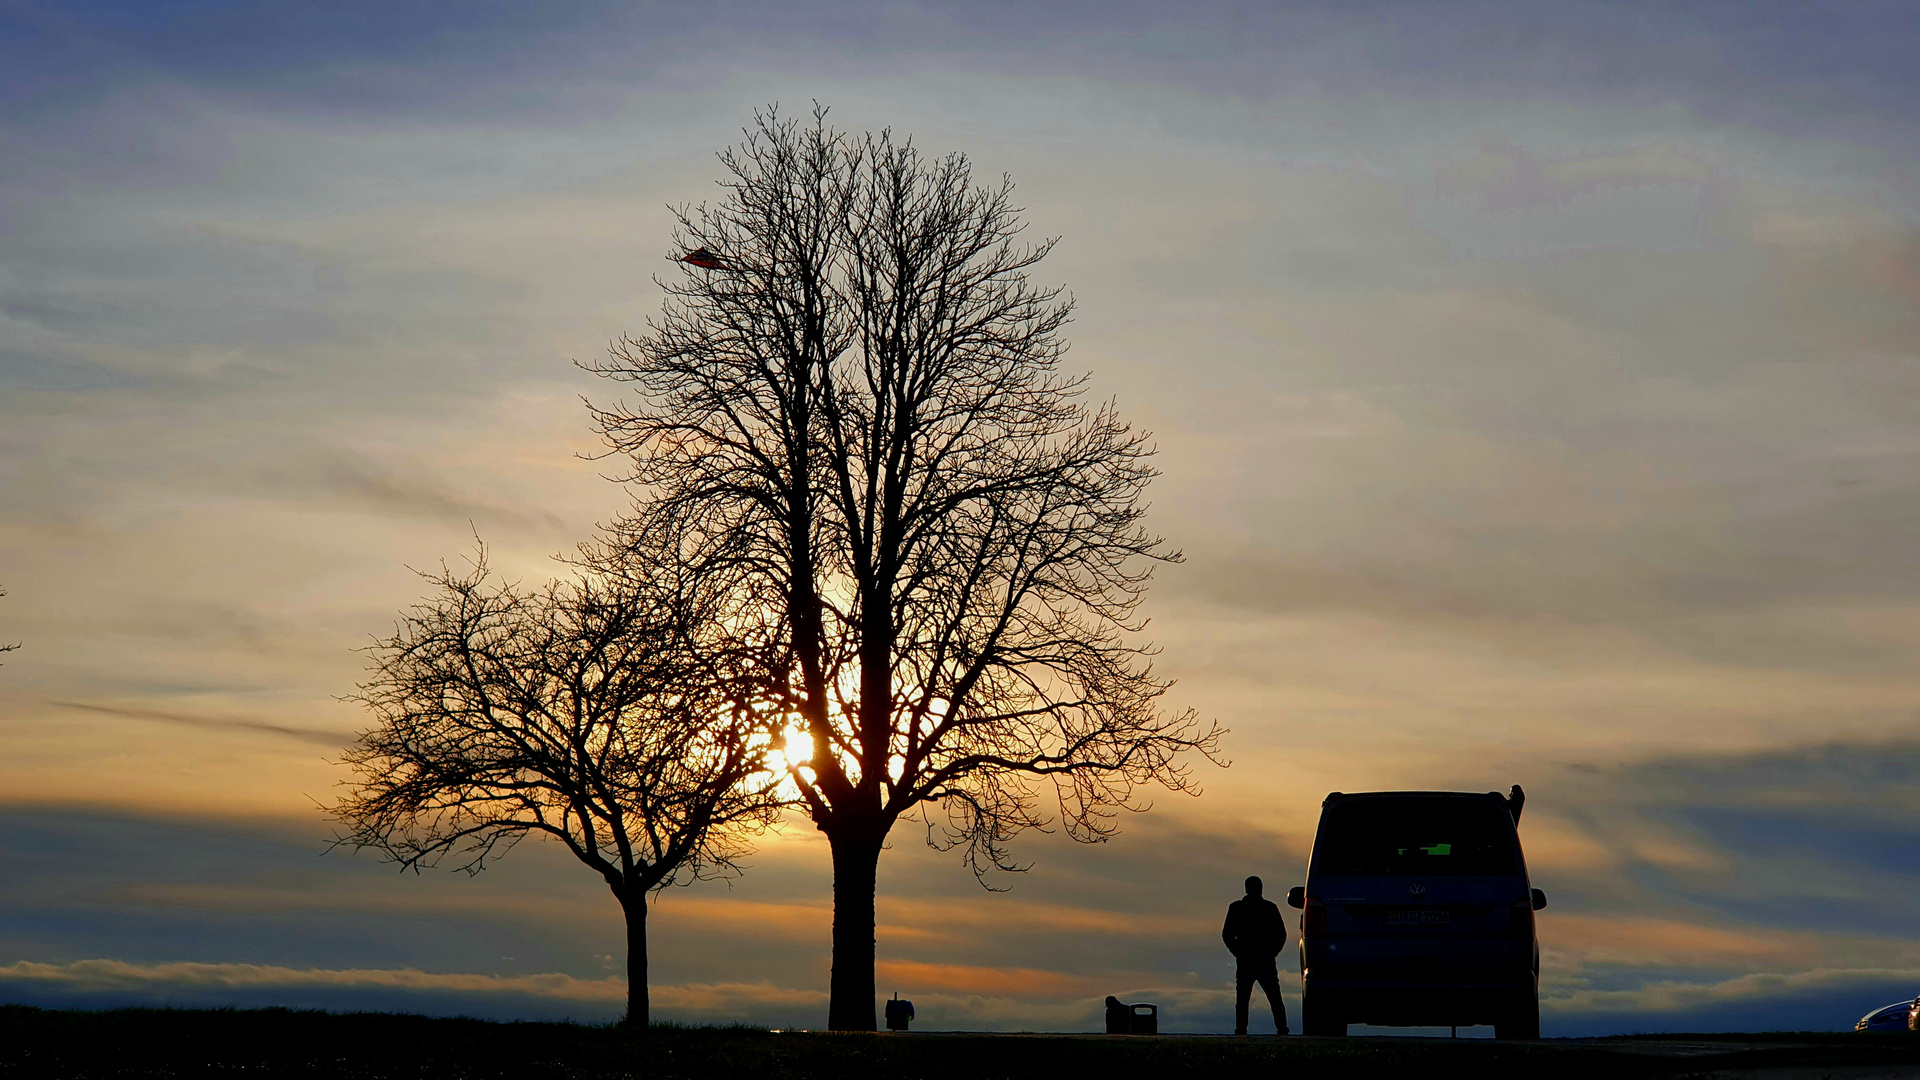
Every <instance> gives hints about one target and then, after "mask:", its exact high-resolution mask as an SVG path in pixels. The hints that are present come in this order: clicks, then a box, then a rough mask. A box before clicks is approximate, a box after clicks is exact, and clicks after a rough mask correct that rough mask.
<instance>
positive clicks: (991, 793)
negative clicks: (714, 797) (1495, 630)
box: [594, 109, 1220, 1030]
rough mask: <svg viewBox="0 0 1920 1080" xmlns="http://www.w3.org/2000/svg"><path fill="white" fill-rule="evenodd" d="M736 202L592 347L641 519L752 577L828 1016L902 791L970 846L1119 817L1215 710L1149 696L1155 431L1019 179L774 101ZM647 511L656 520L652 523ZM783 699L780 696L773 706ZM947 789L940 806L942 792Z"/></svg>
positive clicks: (1106, 828)
mask: <svg viewBox="0 0 1920 1080" xmlns="http://www.w3.org/2000/svg"><path fill="white" fill-rule="evenodd" d="M756 121H757V122H756V124H755V126H754V127H753V128H752V129H750V130H749V131H747V133H746V139H745V141H744V142H743V143H742V144H741V145H740V146H738V147H737V148H734V149H732V150H729V151H726V152H725V153H723V154H722V155H721V162H722V164H723V165H724V167H725V168H726V170H727V172H728V174H729V176H728V178H727V179H726V180H724V181H723V182H722V186H723V187H724V189H725V195H724V197H723V198H722V199H721V200H720V202H719V204H718V205H714V206H705V205H703V206H700V207H697V208H690V209H683V210H682V211H680V212H679V214H678V219H679V224H678V227H677V229H676V232H675V235H674V243H675V245H676V248H677V251H676V252H675V256H676V258H677V259H678V261H679V263H680V268H681V273H680V274H679V275H678V276H677V278H676V279H674V280H672V281H670V282H666V283H663V288H664V289H665V290H666V293H667V300H666V303H665V306H664V309H663V313H662V315H661V316H660V318H659V319H658V320H657V321H654V322H652V323H651V324H650V330H649V332H648V333H647V334H645V335H644V336H642V337H638V338H626V339H622V341H621V342H620V343H619V344H618V345H617V346H616V347H615V348H614V349H613V351H612V354H611V356H610V358H609V359H608V360H606V361H604V362H602V363H600V364H598V365H596V366H595V367H594V370H596V371H598V372H599V373H600V374H602V375H604V376H606V377H608V378H610V379H614V380H618V381H620V382H623V383H626V384H629V385H631V386H632V387H633V388H634V389H635V390H636V391H637V393H638V394H639V396H640V398H641V400H640V401H639V402H637V403H633V404H625V405H615V406H611V407H606V408H598V409H596V410H595V413H594V415H595V417H596V420H597V422H598V424H599V426H600V428H601V430H602V432H603V433H604V435H605V437H606V438H607V440H608V442H609V444H610V446H611V447H612V448H613V450H614V451H615V452H618V453H623V454H625V455H627V456H629V457H630V459H631V461H632V463H633V464H632V473H631V480H632V481H633V483H634V484H635V485H636V487H637V490H638V491H639V492H640V498H641V500H642V501H643V503H644V504H645V505H646V507H647V509H646V515H647V516H648V517H649V518H651V517H653V516H655V515H661V514H665V515H667V516H670V517H673V518H675V519H676V520H678V521H680V522H681V524H680V525H679V526H678V528H679V531H680V535H682V536H684V537H687V538H689V543H692V544H694V545H696V546H699V547H700V548H701V550H702V551H703V552H704V556H703V557H704V558H705V559H706V560H707V565H709V566H712V567H716V568H722V569H723V570H724V574H725V575H727V576H729V579H730V580H731V582H732V586H731V588H732V595H733V597H734V600H733V603H732V605H731V610H730V614H729V617H728V619H727V620H725V621H726V622H727V624H728V625H729V626H730V627H732V628H734V629H735V631H736V632H738V633H740V634H743V635H745V638H743V640H748V641H750V644H751V645H752V646H755V647H757V653H756V650H755V648H751V647H750V648H746V649H745V650H744V651H746V652H748V653H755V654H756V655H758V656H760V657H761V658H762V659H763V660H764V662H765V666H764V668H763V670H764V671H765V673H766V678H765V681H764V683H763V684H762V685H761V687H760V688H759V693H761V694H762V695H764V696H765V697H766V698H767V699H768V700H772V701H776V702H778V703H779V705H780V708H778V709H777V710H774V712H777V713H781V714H784V719H783V720H782V723H786V724H793V725H795V726H796V727H797V729H798V730H799V732H801V733H802V734H803V736H804V738H805V740H806V741H807V743H808V744H809V746H810V749H809V750H808V751H806V752H801V753H798V754H796V755H794V756H795V758H796V760H794V761H792V763H791V766H792V767H791V771H792V776H793V779H794V783H795V784H796V785H797V787H798V789H799V792H800V795H801V798H802V800H803V801H804V805H805V807H806V809H807V811H808V812H809V813H810V815H811V816H812V819H813V821H814V823H815V825H816V826H817V827H818V828H819V829H820V830H821V831H822V832H824V833H825V834H826V836H827V839H828V841H829V846H830V847H831V850H832V857H833V874H834V880H833V890H834V921H833V974H832V984H831V995H830V1003H829V1006H828V1025H829V1026H830V1027H832V1028H835V1029H863V1030H871V1029H872V1028H873V1027H874V1005H873V1002H874V979H873V962H874V935H873V929H874V884H875V873H876V867H877V863H878V860H879V856H880V851H881V849H882V847H883V845H884V843H885V841H886V838H887V835H888V832H889V831H890V830H891V829H892V828H893V826H894V824H895V822H896V821H898V820H899V819H900V818H901V817H902V816H905V815H908V814H910V813H912V812H914V811H916V809H917V808H918V809H920V810H922V811H923V814H922V816H923V818H924V821H925V824H926V828H927V830H928V840H929V842H931V843H934V844H935V845H936V846H943V847H945V846H961V847H964V848H965V849H966V851H967V856H968V860H969V863H970V865H972V866H973V868H974V870H975V872H976V873H981V874H984V873H985V872H986V871H988V870H990V869H992V868H996V867H998V868H1001V869H1014V868H1016V867H1014V865H1013V863H1012V862H1011V860H1010V858H1009V855H1008V852H1007V848H1006V844H1007V842H1008V841H1009V840H1010V839H1011V838H1012V837H1013V836H1014V835H1015V834H1016V833H1018V832H1020V831H1021V830H1024V829H1028V828H1034V827H1041V826H1043V825H1044V824H1045V823H1046V822H1047V821H1048V816H1047V815H1046V814H1044V813H1043V812H1042V810H1043V808H1042V806H1041V805H1040V803H1039V802H1038V797H1039V795H1040V793H1041V791H1042V790H1044V789H1045V788H1046V787H1048V786H1051V787H1052V789H1053V790H1054V791H1055V793H1056V794H1057V796H1058V798H1057V804H1058V806H1059V807H1060V809H1061V812H1062V817H1063V818H1064V821H1065V825H1066V831H1067V833H1068V835H1070V836H1072V837H1073V838H1075V839H1078V840H1085V841H1095V840H1100V839H1103V838H1105V837H1106V836H1107V835H1109V834H1110V833H1111V832H1112V830H1113V828H1114V821H1115V817H1116V815H1117V811H1118V809H1119V808H1123V807H1126V808H1137V807H1138V806H1139V805H1140V804H1139V803H1138V801H1137V799H1136V794H1137V789H1138V788H1139V787H1140V786H1141V785H1143V784H1147V783H1150V782H1151V783H1158V784H1160V785H1164V786H1166V787H1170V788H1173V789H1175V790H1190V789H1191V788H1190V781H1189V779H1188V776H1187V773H1186V771H1185V769H1184V768H1183V766H1182V765H1181V764H1180V761H1179V757H1180V755H1181V754H1182V752H1184V751H1190V750H1193V751H1199V752H1200V753H1202V754H1204V755H1207V756H1212V755H1213V753H1214V750H1215V747H1216V746H1217V741H1218V737H1219V734H1220V732H1219V731H1218V729H1217V728H1215V727H1213V726H1210V725H1203V724H1200V723H1198V722H1197V721H1196V720H1195V719H1194V717H1193V716H1192V714H1191V713H1181V714H1177V715H1173V716H1167V715H1163V714H1162V713H1161V712H1160V711H1159V702H1160V699H1161V697H1162V695H1163V694H1164V693H1165V691H1166V690H1167V687H1168V684H1167V683H1166V682H1165V681H1164V680H1161V679H1159V678H1157V677H1155V676H1154V675H1153V673H1152V671H1151V667H1150V664H1149V662H1148V660H1149V657H1150V653H1151V648H1150V646H1148V645H1147V644H1145V643H1142V642H1139V641H1137V640H1135V639H1136V637H1137V634H1136V632H1137V631H1138V630H1140V629H1141V627H1142V624H1141V622H1140V621H1139V620H1138V619H1137V618H1136V617H1135V614H1134V612H1135V607H1136V604H1137V603H1138V601H1139V599H1140V597H1141V595H1142V590H1143V589H1144V588H1145V585H1146V583H1147V578H1148V573H1149V570H1150V568H1151V566H1152V564H1153V563H1154V562H1156V561H1170V560H1174V559H1177V558H1178V557H1179V556H1178V555H1177V553H1174V552H1170V551H1169V550H1167V548H1166V547H1165V545H1164V543H1163V542H1162V541H1161V540H1160V539H1159V538H1158V537H1156V536H1154V535H1152V534H1150V533H1148V532H1147V531H1145V530H1144V529H1143V528H1142V527H1141V517H1142V514H1143V512H1144V509H1145V507H1144V504H1143V503H1142V500H1141V496H1142V494H1143V491H1144V489H1145V487H1146V485H1147V483H1148V481H1149V480H1150V479H1151V478H1152V477H1153V476H1154V475H1155V473H1154V470H1153V469H1152V467H1151V465H1150V464H1149V461H1148V459H1149V457H1150V456H1151V454H1152V449H1151V447H1150V446H1149V445H1148V444H1147V442H1146V436H1145V435H1144V434H1141V433H1137V432H1134V431H1133V430H1131V429H1130V428H1129V427H1128V426H1127V424H1125V423H1124V422H1123V421H1122V420H1121V419H1120V418H1119V416H1118V415H1117V414H1116V413H1115V411H1114V410H1113V409H1112V408H1111V407H1110V406H1105V405H1088V404H1086V403H1084V402H1083V401H1082V400H1081V395H1082V391H1083V388H1084V385H1085V380H1084V378H1076V377H1071V376H1063V375H1061V374H1060V373H1059V371H1058V365H1059V359H1060V356H1061V353H1062V352H1063V351H1064V349H1065V343H1064V341H1063V340H1062V338H1061V330H1062V328H1063V327H1064V326H1065V324H1066V322H1067V317H1068V313H1069V309H1070V303H1068V302H1066V301H1065V300H1063V297H1062V290H1061V289H1059V288H1057V287H1040V286H1035V285H1033V284H1032V283H1031V282H1030V281H1029V279H1028V271H1029V270H1030V269H1032V268H1033V267H1034V266H1035V265H1036V264H1037V263H1038V262H1039V261H1040V260H1041V259H1042V258H1044V257H1045V256H1046V254H1047V252H1048V250H1049V249H1050V248H1051V246H1052V244H1051V242H1050V241H1049V242H1043V243H1040V244H1038V245H1035V246H1022V245H1020V244H1019V243H1018V242H1017V237H1018V234H1019V233H1020V231H1021V229H1022V228H1023V226H1022V225H1021V224H1020V221H1019V213H1020V211H1019V209H1018V208H1017V207H1016V206H1015V205H1014V204H1013V201H1012V185H1011V183H1010V182H1007V181H1003V182H1001V183H1000V184H998V185H997V186H993V187H984V188H983V187H976V186H975V185H974V184H973V182H972V179H971V172H970V169H969V166H968V164H967V161H966V159H965V158H964V157H962V156H960V155H957V154H956V155H951V156H948V157H945V158H940V159H938V160H929V159H926V158H924V157H922V156H921V155H920V154H919V153H918V152H917V151H916V150H915V149H914V148H913V146H912V145H911V143H910V142H907V143H901V142H896V141H895V140H894V139H893V137H892V136H891V134H890V133H887V132H882V133H880V134H878V135H871V134H869V135H867V136H865V137H864V138H856V137H853V136H849V135H846V134H844V133H840V132H836V131H833V130H831V129H829V128H828V127H827V126H826V123H825V116H824V112H823V111H822V110H819V109H816V110H815V114H814V120H813V123H812V124H811V125H800V124H796V123H794V122H792V121H786V120H781V119H780V118H779V117H778V116H777V115H775V114H774V113H773V112H768V113H766V114H763V115H760V116H758V117H756ZM652 531H655V529H654V527H653V526H651V525H648V526H644V527H639V528H636V530H635V534H636V535H637V536H645V535H647V534H649V533H650V532H652ZM763 715H766V714H763ZM933 808H939V809H940V810H941V811H942V812H940V813H938V814H933V815H928V814H925V813H924V811H925V810H931V809H933Z"/></svg>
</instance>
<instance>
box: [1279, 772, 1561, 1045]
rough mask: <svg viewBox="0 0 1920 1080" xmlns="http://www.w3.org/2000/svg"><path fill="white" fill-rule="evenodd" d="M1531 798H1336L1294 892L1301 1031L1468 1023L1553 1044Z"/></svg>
mask: <svg viewBox="0 0 1920 1080" xmlns="http://www.w3.org/2000/svg"><path fill="white" fill-rule="evenodd" d="M1525 801H1526V793H1525V792H1523V791H1521V790H1520V786H1519V785H1518V784H1515V785H1514V788H1513V792H1512V794H1510V795H1502V794H1500V793H1499V792H1497V791H1495V792H1488V793H1487V794H1484V795H1477V794H1471V793H1468V792H1458V791H1374V792H1366V793H1363V794H1352V795H1348V794H1342V793H1341V792H1338V791H1336V792H1334V793H1333V794H1331V795H1328V796H1327V798H1326V801H1325V802H1323V803H1321V804H1320V806H1321V808H1320V827H1319V830H1318V831H1317V832H1316V833H1315V834H1314V838H1313V854H1312V856H1311V857H1310V858H1309V860H1308V862H1307V883H1306V885H1305V886H1304V887H1300V888H1295V889H1293V890H1292V891H1290V892H1289V893H1288V894H1287V903H1288V904H1289V905H1291V906H1293V907H1296V908H1300V909H1302V910H1301V915H1300V989H1301V993H1302V996H1303V1001H1302V1003H1301V1009H1300V1011H1301V1018H1300V1021H1301V1029H1302V1031H1303V1032H1304V1033H1305V1034H1308V1035H1345V1034H1346V1033H1347V1025H1348V1024H1388V1025H1396V1026H1446V1025H1458V1026H1461V1027H1466V1026H1471V1025H1474V1024H1487V1023H1491V1024H1492V1025H1493V1026H1494V1036H1495V1037H1496V1038H1501V1039H1537V1038H1539V1037H1540V941H1539V938H1538V936H1537V935H1536V934H1535V931H1534V916H1533V913H1534V912H1536V911H1538V910H1540V909H1541V908H1544V907H1546V906H1547V897H1546V894H1545V893H1543V892H1541V891H1540V890H1539V889H1535V888H1533V887H1532V886H1531V885H1530V884H1529V882H1528V880H1527V861H1526V858H1525V856H1524V855H1523V854H1522V853H1521V850H1520V834H1519V831H1518V828H1517V826H1518V824H1519V821H1520V809H1521V807H1522V806H1523V805H1524V804H1525Z"/></svg>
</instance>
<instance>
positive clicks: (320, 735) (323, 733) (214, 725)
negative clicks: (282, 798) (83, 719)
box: [47, 701, 354, 748]
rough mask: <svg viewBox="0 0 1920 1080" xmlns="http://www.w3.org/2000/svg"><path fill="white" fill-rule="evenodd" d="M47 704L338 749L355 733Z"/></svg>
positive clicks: (77, 703) (151, 711)
mask: <svg viewBox="0 0 1920 1080" xmlns="http://www.w3.org/2000/svg"><path fill="white" fill-rule="evenodd" d="M47 704H49V705H52V706H54V707H55V708H60V709H78V710H81V711H82V712H91V713H100V714H102V715H105V716H122V717H126V718H127V719H130V720H154V721H158V722H160V723H163V724H184V725H186V726H188V727H198V728H208V729H212V730H221V729H228V730H234V731H260V732H266V733H268V734H271V735H285V736H287V737H288V738H293V739H299V740H301V741H303V742H310V743H318V744H319V745H321V746H326V747H333V748H338V747H341V746H345V745H346V744H347V743H349V742H352V741H353V739H354V735H353V733H352V732H345V731H327V730H325V729H322V728H303V727H289V726H286V725H284V724H273V723H268V722H266V721H262V720H236V719H227V718H222V717H211V716H189V715H185V714H181V713H173V712H162V711H159V710H155V709H133V708H125V707H122V706H114V705H90V704H88V703H86V702H84V701H49V702H47Z"/></svg>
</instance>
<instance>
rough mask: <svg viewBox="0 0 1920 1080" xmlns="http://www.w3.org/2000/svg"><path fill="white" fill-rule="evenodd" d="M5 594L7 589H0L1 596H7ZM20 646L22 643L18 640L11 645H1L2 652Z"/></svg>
mask: <svg viewBox="0 0 1920 1080" xmlns="http://www.w3.org/2000/svg"><path fill="white" fill-rule="evenodd" d="M5 595H7V590H5V589H0V596H5ZM19 647H20V643H19V642H17V641H16V642H14V643H13V644H11V645H0V652H12V651H13V650H15V649H17V648H19Z"/></svg>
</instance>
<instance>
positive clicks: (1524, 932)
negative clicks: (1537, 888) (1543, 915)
mask: <svg viewBox="0 0 1920 1080" xmlns="http://www.w3.org/2000/svg"><path fill="white" fill-rule="evenodd" d="M1509 910H1510V911H1511V912H1512V914H1509V915H1508V916H1507V932H1508V934H1509V935H1510V936H1512V937H1513V939H1514V940H1516V941H1532V940H1533V897H1531V896H1523V897H1521V898H1520V899H1518V900H1515V901H1514V902H1513V907H1512V908H1510V909H1509Z"/></svg>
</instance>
